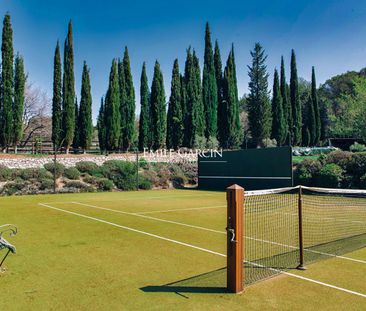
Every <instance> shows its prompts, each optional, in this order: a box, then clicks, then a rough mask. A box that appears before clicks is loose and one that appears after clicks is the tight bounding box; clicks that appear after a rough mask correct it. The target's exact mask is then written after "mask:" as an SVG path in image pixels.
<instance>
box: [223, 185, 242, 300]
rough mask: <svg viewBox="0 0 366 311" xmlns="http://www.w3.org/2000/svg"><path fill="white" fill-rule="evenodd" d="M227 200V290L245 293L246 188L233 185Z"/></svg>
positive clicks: (228, 189)
mask: <svg viewBox="0 0 366 311" xmlns="http://www.w3.org/2000/svg"><path fill="white" fill-rule="evenodd" d="M226 199H227V227H226V231H227V289H228V290H229V291H230V292H233V293H240V292H242V291H243V284H244V282H243V236H244V234H243V217H244V216H243V205H244V188H242V187H240V186H239V185H232V186H230V187H228V188H227V189H226Z"/></svg>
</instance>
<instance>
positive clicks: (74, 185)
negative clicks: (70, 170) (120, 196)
mask: <svg viewBox="0 0 366 311" xmlns="http://www.w3.org/2000/svg"><path fill="white" fill-rule="evenodd" d="M65 188H74V189H78V190H82V191H86V192H93V191H94V190H95V188H94V187H91V186H89V185H87V184H86V183H83V182H82V181H79V180H71V181H68V182H67V183H66V184H65Z"/></svg>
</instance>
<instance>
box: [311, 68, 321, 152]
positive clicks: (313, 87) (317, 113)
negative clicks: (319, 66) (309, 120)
mask: <svg viewBox="0 0 366 311" xmlns="http://www.w3.org/2000/svg"><path fill="white" fill-rule="evenodd" d="M311 71H312V72H311V100H312V105H313V109H314V118H315V122H314V123H315V133H314V138H313V142H312V143H313V145H314V146H316V145H317V144H319V141H320V136H321V127H322V126H321V122H320V110H319V102H318V94H317V90H316V79H315V69H314V66H313V67H312V70H311Z"/></svg>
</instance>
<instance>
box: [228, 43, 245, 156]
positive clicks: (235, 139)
mask: <svg viewBox="0 0 366 311" xmlns="http://www.w3.org/2000/svg"><path fill="white" fill-rule="evenodd" d="M223 109H224V110H225V114H224V115H225V116H226V119H225V120H224V123H225V129H224V132H225V136H224V137H225V140H224V141H225V143H224V147H226V148H229V149H232V148H236V147H238V146H239V144H240V142H241V138H242V137H241V133H240V118H239V99H238V87H237V80H236V66H235V56H234V47H232V48H231V51H230V53H229V57H228V59H227V62H226V67H225V70H224V82H223Z"/></svg>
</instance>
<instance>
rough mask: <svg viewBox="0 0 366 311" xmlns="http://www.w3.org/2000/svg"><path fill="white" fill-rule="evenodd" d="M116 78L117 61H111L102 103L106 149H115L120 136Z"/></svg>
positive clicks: (118, 143)
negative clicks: (107, 84) (106, 88)
mask: <svg viewBox="0 0 366 311" xmlns="http://www.w3.org/2000/svg"><path fill="white" fill-rule="evenodd" d="M119 90H120V89H119V79H118V62H117V60H116V59H114V60H113V61H112V67H111V72H110V75H109V86H108V91H107V95H106V98H105V103H104V114H105V131H106V134H105V135H106V136H105V137H106V142H105V147H106V150H108V151H112V150H117V149H118V148H119V145H120V138H121V115H120V93H119Z"/></svg>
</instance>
